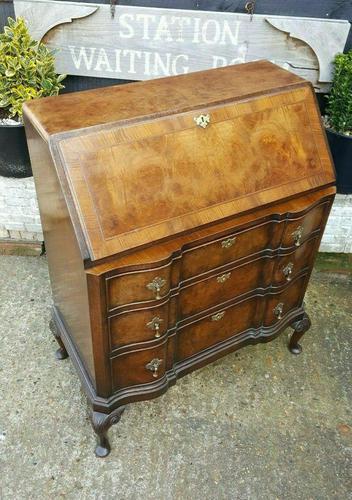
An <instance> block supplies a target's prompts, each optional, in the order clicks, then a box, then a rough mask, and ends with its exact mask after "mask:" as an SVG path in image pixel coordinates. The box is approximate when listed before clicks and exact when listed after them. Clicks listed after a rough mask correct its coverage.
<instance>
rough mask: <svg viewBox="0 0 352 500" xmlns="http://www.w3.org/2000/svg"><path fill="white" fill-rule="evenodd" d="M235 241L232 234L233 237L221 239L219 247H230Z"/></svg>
mask: <svg viewBox="0 0 352 500" xmlns="http://www.w3.org/2000/svg"><path fill="white" fill-rule="evenodd" d="M235 241H236V236H234V237H233V238H227V240H222V242H221V247H222V248H230V247H232V245H234V243H235Z"/></svg>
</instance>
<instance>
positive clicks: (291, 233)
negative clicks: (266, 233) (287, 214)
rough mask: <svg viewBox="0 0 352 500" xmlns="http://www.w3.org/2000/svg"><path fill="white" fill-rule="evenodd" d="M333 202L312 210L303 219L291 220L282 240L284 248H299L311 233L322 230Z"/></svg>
mask: <svg viewBox="0 0 352 500" xmlns="http://www.w3.org/2000/svg"><path fill="white" fill-rule="evenodd" d="M330 204H331V201H330V200H329V201H327V202H325V203H322V204H321V205H318V206H317V207H314V208H312V209H311V210H310V211H309V212H308V213H307V214H305V215H303V216H302V217H297V218H290V219H289V220H288V222H287V225H286V227H285V231H284V235H283V238H282V245H281V246H282V247H291V246H297V247H299V246H300V245H301V244H302V243H303V242H304V241H305V240H306V239H307V238H308V237H309V235H310V234H311V233H313V232H314V231H316V230H318V229H320V228H321V226H322V223H323V221H324V220H325V213H326V210H327V208H328V206H329V205H330Z"/></svg>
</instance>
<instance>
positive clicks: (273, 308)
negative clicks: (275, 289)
mask: <svg viewBox="0 0 352 500" xmlns="http://www.w3.org/2000/svg"><path fill="white" fill-rule="evenodd" d="M306 281H307V275H303V276H301V277H300V278H298V279H297V280H295V281H293V282H292V284H291V285H289V286H288V287H286V288H285V289H284V290H283V291H282V292H280V293H277V294H275V295H270V296H269V297H268V298H267V303H266V306H265V318H264V326H271V325H273V324H274V323H277V322H278V321H280V320H281V319H283V318H284V317H285V316H286V314H287V313H288V312H290V311H292V309H295V308H297V307H300V306H301V305H302V302H303V297H304V293H305V291H306Z"/></svg>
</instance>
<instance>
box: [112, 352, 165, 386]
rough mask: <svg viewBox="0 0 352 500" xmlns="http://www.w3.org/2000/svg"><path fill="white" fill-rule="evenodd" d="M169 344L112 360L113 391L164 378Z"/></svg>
mask: <svg viewBox="0 0 352 500" xmlns="http://www.w3.org/2000/svg"><path fill="white" fill-rule="evenodd" d="M166 365H167V344H166V342H164V343H163V344H162V345H159V346H158V347H153V348H148V349H143V350H140V351H132V352H127V353H124V354H120V355H118V356H116V357H115V358H113V359H112V360H111V369H112V370H111V371H112V382H113V390H114V391H116V390H118V389H121V388H124V387H130V386H133V385H139V384H149V383H151V382H155V381H156V380H159V379H160V378H161V377H163V376H164V374H165V370H166Z"/></svg>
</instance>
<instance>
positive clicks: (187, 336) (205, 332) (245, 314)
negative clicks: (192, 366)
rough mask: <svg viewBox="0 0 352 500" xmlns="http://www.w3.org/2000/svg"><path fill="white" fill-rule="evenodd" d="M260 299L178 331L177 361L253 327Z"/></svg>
mask: <svg viewBox="0 0 352 500" xmlns="http://www.w3.org/2000/svg"><path fill="white" fill-rule="evenodd" d="M261 300H263V299H262V298H259V299H258V298H256V297H253V298H251V299H249V300H246V301H244V302H241V303H240V304H236V305H234V306H231V307H228V308H226V309H223V310H220V311H219V312H217V313H214V314H211V315H209V316H207V317H206V318H204V319H201V320H199V321H197V322H195V323H192V324H191V325H188V326H185V327H184V328H183V329H180V330H179V331H178V334H177V335H178V348H177V359H178V361H181V360H183V359H186V358H189V357H190V356H193V355H194V354H196V353H198V352H200V351H202V350H204V349H207V348H208V347H211V346H213V345H215V344H217V343H219V342H222V341H224V340H226V339H228V338H230V337H233V336H234V335H236V334H238V333H240V332H242V331H244V330H247V329H249V328H250V327H251V326H252V327H255V326H257V325H255V318H256V311H257V305H258V303H259V301H261Z"/></svg>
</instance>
